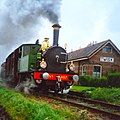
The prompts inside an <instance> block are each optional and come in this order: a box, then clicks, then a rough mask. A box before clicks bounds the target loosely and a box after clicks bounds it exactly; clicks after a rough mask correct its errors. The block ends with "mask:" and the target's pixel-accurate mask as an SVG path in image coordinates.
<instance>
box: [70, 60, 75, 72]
mask: <svg viewBox="0 0 120 120" xmlns="http://www.w3.org/2000/svg"><path fill="white" fill-rule="evenodd" d="M69 68H70V70H71V71H74V70H75V65H74V64H73V61H71V64H70V66H69Z"/></svg>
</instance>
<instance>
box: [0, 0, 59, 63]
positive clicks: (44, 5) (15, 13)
mask: <svg viewBox="0 0 120 120" xmlns="http://www.w3.org/2000/svg"><path fill="white" fill-rule="evenodd" d="M0 2H1V3H0V55H1V56H2V57H5V54H6V53H9V52H8V50H10V49H11V48H13V47H15V46H14V45H16V44H19V45H21V43H22V42H23V41H29V40H31V38H34V37H35V36H36V34H37V33H38V31H39V32H40V29H41V26H42V23H43V22H44V20H45V19H46V20H48V21H49V22H51V23H58V22H59V15H60V13H59V12H60V6H61V0H1V1H0ZM42 27H43V26H42ZM6 48H7V49H6ZM3 50H4V51H5V52H4V53H3ZM1 59H3V58H0V62H1ZM4 59H5V58H4Z"/></svg>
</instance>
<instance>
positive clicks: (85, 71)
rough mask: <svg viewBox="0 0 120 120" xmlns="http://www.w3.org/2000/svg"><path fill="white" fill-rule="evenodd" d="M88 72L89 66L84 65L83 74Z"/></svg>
mask: <svg viewBox="0 0 120 120" xmlns="http://www.w3.org/2000/svg"><path fill="white" fill-rule="evenodd" d="M86 73H87V66H86V65H83V66H82V75H86Z"/></svg>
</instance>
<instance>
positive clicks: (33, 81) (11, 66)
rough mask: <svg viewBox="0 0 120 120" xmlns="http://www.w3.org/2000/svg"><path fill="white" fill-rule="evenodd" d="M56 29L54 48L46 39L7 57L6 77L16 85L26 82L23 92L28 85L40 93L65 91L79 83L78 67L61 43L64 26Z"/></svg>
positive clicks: (19, 48) (23, 46)
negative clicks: (61, 32) (61, 30)
mask: <svg viewBox="0 0 120 120" xmlns="http://www.w3.org/2000/svg"><path fill="white" fill-rule="evenodd" d="M52 27H53V45H52V46H49V43H48V38H45V41H44V43H42V44H38V43H36V44H23V45H21V46H20V47H18V48H17V49H16V50H15V51H13V52H12V53H11V54H10V55H9V56H8V57H7V59H6V62H5V76H6V78H8V77H9V78H11V83H12V84H15V85H17V86H20V85H21V84H22V83H25V85H23V84H22V86H24V87H23V89H24V88H25V87H26V86H28V87H29V88H30V89H36V90H37V91H40V90H42V91H55V92H63V91H64V90H68V89H69V88H70V86H72V85H73V83H74V82H76V81H78V75H77V73H75V72H74V67H75V66H74V64H73V63H72V62H71V63H68V61H67V59H68V54H67V52H66V49H64V48H63V47H60V46H59V44H58V38H59V29H60V28H61V26H60V25H59V24H54V25H53V26H52ZM68 64H69V65H68Z"/></svg>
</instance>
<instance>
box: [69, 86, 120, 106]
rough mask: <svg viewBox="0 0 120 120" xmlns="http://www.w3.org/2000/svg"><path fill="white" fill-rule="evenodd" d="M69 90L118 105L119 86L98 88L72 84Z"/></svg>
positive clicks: (119, 98) (119, 100)
mask: <svg viewBox="0 0 120 120" xmlns="http://www.w3.org/2000/svg"><path fill="white" fill-rule="evenodd" d="M71 90H74V91H78V92H82V93H84V96H85V97H90V98H92V99H96V100H101V101H105V102H110V103H114V104H119V105H120V88H100V87H99V88H98V87H86V86H76V85H74V86H73V87H72V88H71Z"/></svg>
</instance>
